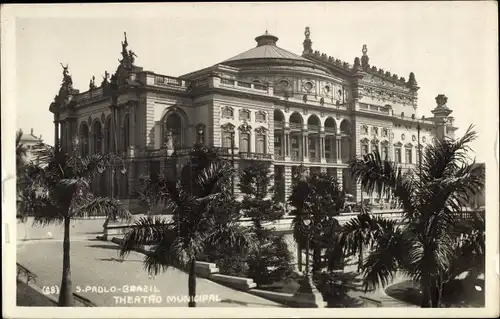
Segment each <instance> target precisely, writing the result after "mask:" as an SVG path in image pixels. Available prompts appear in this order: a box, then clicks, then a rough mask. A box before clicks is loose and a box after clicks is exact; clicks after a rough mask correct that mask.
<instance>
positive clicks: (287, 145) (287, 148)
mask: <svg viewBox="0 0 500 319" xmlns="http://www.w3.org/2000/svg"><path fill="white" fill-rule="evenodd" d="M284 143H285V156H290V149H291V145H290V132H285V142H284Z"/></svg>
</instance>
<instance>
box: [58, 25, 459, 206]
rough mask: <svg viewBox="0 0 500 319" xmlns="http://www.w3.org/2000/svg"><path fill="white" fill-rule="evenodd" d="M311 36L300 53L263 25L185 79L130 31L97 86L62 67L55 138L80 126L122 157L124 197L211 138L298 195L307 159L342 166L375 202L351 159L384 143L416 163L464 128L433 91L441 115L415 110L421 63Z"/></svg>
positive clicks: (342, 173) (353, 189)
mask: <svg viewBox="0 0 500 319" xmlns="http://www.w3.org/2000/svg"><path fill="white" fill-rule="evenodd" d="M305 36H306V39H305V41H304V43H303V44H304V52H303V54H302V56H299V55H295V54H293V53H291V52H289V51H286V50H284V49H281V48H279V47H278V46H277V41H278V38H277V37H275V36H272V35H270V34H267V32H266V34H264V35H262V36H259V37H257V38H256V41H257V46H256V47H255V48H252V49H250V50H248V51H246V52H244V53H242V54H240V55H237V56H235V57H233V58H231V59H228V60H226V61H223V62H221V63H218V64H216V65H214V66H212V67H209V68H206V69H202V70H198V71H195V72H192V73H189V74H185V75H183V76H180V77H171V76H166V75H161V74H157V73H154V72H149V71H144V70H143V69H142V68H141V67H138V66H136V65H135V59H134V58H133V56H132V55H129V54H128V53H127V50H126V48H127V46H128V43H127V40H126V39H125V42H122V49H123V50H122V56H123V59H122V60H121V61H120V65H119V66H118V69H117V71H116V72H115V73H114V74H113V75H112V76H111V78H109V76H108V73H107V72H106V76H105V77H104V78H103V81H102V83H101V85H100V86H99V87H97V86H96V85H95V84H94V85H89V90H88V91H85V92H83V93H80V92H79V91H78V90H75V89H73V87H72V81H71V76H70V75H69V73H68V71H67V66H66V67H65V69H64V72H63V76H64V80H63V84H62V85H61V90H60V92H59V94H58V95H57V96H56V98H55V99H54V102H53V103H52V104H51V106H50V110H51V112H52V113H54V123H55V132H56V141H55V143H56V144H59V143H60V144H61V145H62V146H63V147H65V148H67V149H68V151H70V150H71V149H72V146H71V145H72V143H71V141H72V140H73V139H74V138H75V137H77V136H78V137H79V141H80V142H79V143H80V144H79V145H80V146H79V149H80V151H81V152H83V153H86V154H90V153H93V152H104V153H107V152H114V153H116V154H118V155H119V156H120V157H121V158H123V162H124V165H125V166H126V168H127V169H126V172H127V173H126V174H125V176H122V177H123V178H120V180H119V183H118V184H119V185H118V195H119V197H121V198H130V197H131V196H132V193H133V191H132V190H133V185H134V181H135V180H137V178H138V177H139V176H140V175H141V174H154V173H158V172H159V171H160V170H162V169H164V170H165V169H166V170H169V171H175V170H178V169H179V162H178V160H177V159H176V158H175V154H176V153H175V151H176V150H177V151H178V150H180V149H185V148H189V147H190V146H192V145H193V144H194V143H195V142H202V143H203V144H206V145H210V146H213V147H218V148H221V149H222V150H223V153H225V154H227V156H230V155H231V154H232V153H233V152H234V161H235V165H236V166H238V167H243V166H244V165H245V163H248V160H249V159H256V160H261V161H268V162H269V163H270V165H271V166H272V167H274V171H275V174H274V175H275V183H276V186H277V187H278V189H279V192H280V194H281V195H280V197H281V199H282V200H285V198H286V197H287V196H288V195H289V194H290V191H291V189H290V188H291V184H292V179H293V171H294V167H298V166H301V165H302V166H304V167H306V169H307V170H319V171H326V172H328V173H331V174H334V175H335V176H337V178H338V181H339V183H340V184H341V185H342V186H343V187H344V188H345V190H346V191H347V192H348V193H350V194H352V195H354V196H355V198H356V200H358V201H359V200H360V199H361V198H362V197H363V199H368V200H371V201H375V202H378V199H377V198H376V197H374V198H368V196H367V195H366V194H364V196H362V194H361V189H360V187H359V186H356V183H355V182H354V181H352V180H351V178H350V174H349V171H348V168H347V167H348V162H349V160H351V159H353V158H355V157H356V156H360V155H363V154H365V153H366V152H372V151H373V150H375V149H378V150H379V151H380V152H381V153H382V154H383V155H384V154H385V155H387V156H388V157H389V158H391V159H393V160H396V161H399V162H401V163H402V164H404V165H408V166H411V165H415V164H416V163H417V161H418V153H417V149H418V147H419V144H420V145H421V147H423V148H425V146H426V145H428V144H429V143H432V140H433V138H435V137H437V138H442V137H443V136H446V135H448V136H449V135H453V132H454V131H455V129H456V128H455V127H454V126H453V118H452V117H450V116H449V114H450V113H451V110H449V109H448V108H447V107H446V97H444V96H442V95H440V96H438V98H436V101H437V102H438V106H437V107H436V109H435V110H434V111H433V116H431V117H426V118H425V119H423V118H422V117H421V116H420V117H418V116H416V113H417V112H416V110H417V102H418V93H417V91H418V89H419V87H418V86H417V82H416V80H415V75H414V74H413V73H411V74H410V75H409V78H408V80H405V78H403V77H398V76H397V75H396V74H391V72H389V71H384V70H383V69H379V68H377V67H375V66H370V64H369V58H368V55H367V48H366V46H363V50H362V54H363V55H362V57H361V59H360V58H355V59H354V64H352V65H351V64H349V63H347V62H343V61H340V60H338V59H335V58H333V57H330V56H327V55H326V54H322V53H320V52H319V51H313V50H312V42H311V39H310V30H309V28H307V29H306V33H305ZM130 52H131V51H130ZM132 54H133V52H132ZM63 67H64V66H63ZM92 81H93V80H92ZM115 133H116V134H115ZM115 144H116V148H115V147H114V145H115ZM173 173H175V172H173ZM107 178H109V176H108V177H106V176H104V177H102V179H104V181H102V182H101V185H102V187H101V188H100V191H101V192H102V193H103V195H104V194H107V191H108V186H107V185H108V184H109V183H108V182H109V180H106V179H107ZM236 193H238V191H236Z"/></svg>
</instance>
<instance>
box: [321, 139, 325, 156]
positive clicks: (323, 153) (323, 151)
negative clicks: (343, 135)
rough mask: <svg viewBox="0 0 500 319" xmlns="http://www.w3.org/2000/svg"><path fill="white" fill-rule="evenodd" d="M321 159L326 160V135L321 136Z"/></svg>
mask: <svg viewBox="0 0 500 319" xmlns="http://www.w3.org/2000/svg"><path fill="white" fill-rule="evenodd" d="M320 141H321V142H320V145H321V146H320V154H321V155H320V157H321V158H325V136H324V135H320Z"/></svg>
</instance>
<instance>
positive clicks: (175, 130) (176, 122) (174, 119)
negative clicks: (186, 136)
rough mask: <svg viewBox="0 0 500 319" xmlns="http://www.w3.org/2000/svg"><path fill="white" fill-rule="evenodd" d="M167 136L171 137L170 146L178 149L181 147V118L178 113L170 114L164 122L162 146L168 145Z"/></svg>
mask: <svg viewBox="0 0 500 319" xmlns="http://www.w3.org/2000/svg"><path fill="white" fill-rule="evenodd" d="M169 134H171V135H172V141H171V142H172V146H173V147H174V148H179V147H181V146H182V118H181V116H180V115H179V114H178V113H172V114H170V115H168V116H167V118H166V120H165V129H164V138H163V141H164V144H165V145H168V144H169V142H170V141H168V138H169Z"/></svg>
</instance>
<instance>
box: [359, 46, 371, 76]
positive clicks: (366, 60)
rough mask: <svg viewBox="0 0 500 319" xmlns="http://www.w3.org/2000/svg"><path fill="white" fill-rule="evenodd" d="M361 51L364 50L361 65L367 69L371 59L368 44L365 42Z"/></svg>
mask: <svg viewBox="0 0 500 319" xmlns="http://www.w3.org/2000/svg"><path fill="white" fill-rule="evenodd" d="M361 52H363V56H362V57H361V66H362V67H363V70H365V71H367V70H368V68H369V67H370V65H369V64H368V61H370V59H369V58H368V55H367V54H366V53H367V52H368V49H367V47H366V44H363V48H362V49H361Z"/></svg>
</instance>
